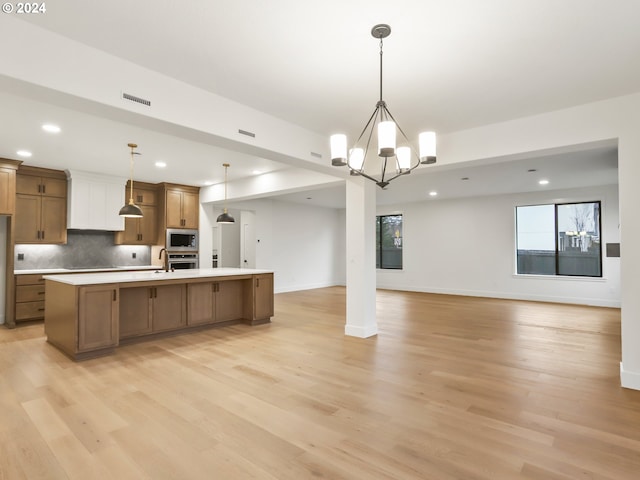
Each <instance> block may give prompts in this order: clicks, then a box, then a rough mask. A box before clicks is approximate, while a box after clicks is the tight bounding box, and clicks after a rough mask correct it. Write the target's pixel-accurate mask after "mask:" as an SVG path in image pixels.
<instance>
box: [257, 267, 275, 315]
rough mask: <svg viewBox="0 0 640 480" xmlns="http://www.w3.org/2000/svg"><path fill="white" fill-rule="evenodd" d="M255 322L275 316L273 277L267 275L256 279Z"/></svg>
mask: <svg viewBox="0 0 640 480" xmlns="http://www.w3.org/2000/svg"><path fill="white" fill-rule="evenodd" d="M253 282H254V291H255V292H254V307H253V317H254V320H262V319H265V318H269V317H272V316H273V275H272V274H271V273H265V274H261V275H255V277H254V280H253Z"/></svg>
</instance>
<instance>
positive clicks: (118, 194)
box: [66, 170, 127, 231]
mask: <svg viewBox="0 0 640 480" xmlns="http://www.w3.org/2000/svg"><path fill="white" fill-rule="evenodd" d="M66 172H67V179H68V182H69V185H68V186H69V202H68V215H67V228H77V229H82V230H109V231H118V230H124V218H122V217H121V216H119V215H118V212H119V211H120V209H121V208H122V206H123V205H124V203H123V200H122V199H123V198H125V185H126V184H127V179H126V178H124V177H112V176H108V175H98V174H95V173H90V172H81V171H77V170H67V171H66Z"/></svg>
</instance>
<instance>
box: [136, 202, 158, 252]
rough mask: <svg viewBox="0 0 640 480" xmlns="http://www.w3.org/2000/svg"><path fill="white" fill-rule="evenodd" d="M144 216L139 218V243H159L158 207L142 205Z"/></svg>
mask: <svg viewBox="0 0 640 480" xmlns="http://www.w3.org/2000/svg"><path fill="white" fill-rule="evenodd" d="M140 208H141V209H142V215H143V217H142V218H140V219H138V234H139V235H140V236H139V237H138V238H139V239H140V240H139V241H138V243H140V244H142V245H155V244H156V243H158V208H157V207H154V206H148V205H142V206H140Z"/></svg>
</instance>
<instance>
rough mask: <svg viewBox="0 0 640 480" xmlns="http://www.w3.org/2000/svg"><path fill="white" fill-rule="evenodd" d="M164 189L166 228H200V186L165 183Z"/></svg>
mask: <svg viewBox="0 0 640 480" xmlns="http://www.w3.org/2000/svg"><path fill="white" fill-rule="evenodd" d="M162 191H163V194H164V195H163V197H164V198H163V200H164V204H163V206H164V212H163V213H164V218H163V220H164V222H163V223H164V228H193V229H198V226H199V204H200V188H198V187H189V186H185V185H174V184H167V183H164V184H162Z"/></svg>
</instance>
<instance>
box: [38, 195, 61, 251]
mask: <svg viewBox="0 0 640 480" xmlns="http://www.w3.org/2000/svg"><path fill="white" fill-rule="evenodd" d="M41 206H42V210H41V221H40V230H41V231H42V234H41V236H40V241H41V242H42V243H67V199H66V197H45V196H43V197H42V202H41Z"/></svg>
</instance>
